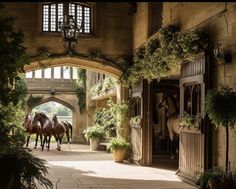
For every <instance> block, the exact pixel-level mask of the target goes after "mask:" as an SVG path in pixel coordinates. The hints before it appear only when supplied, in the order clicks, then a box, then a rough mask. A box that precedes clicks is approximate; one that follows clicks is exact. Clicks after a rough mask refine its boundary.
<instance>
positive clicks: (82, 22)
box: [81, 6, 84, 33]
mask: <svg viewBox="0 0 236 189" xmlns="http://www.w3.org/2000/svg"><path fill="white" fill-rule="evenodd" d="M81 24H82V33H84V6H82V20H81Z"/></svg>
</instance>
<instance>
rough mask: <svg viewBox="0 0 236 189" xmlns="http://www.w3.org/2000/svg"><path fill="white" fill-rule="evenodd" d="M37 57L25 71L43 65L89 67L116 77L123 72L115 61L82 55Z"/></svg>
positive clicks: (26, 66)
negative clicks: (49, 57)
mask: <svg viewBox="0 0 236 189" xmlns="http://www.w3.org/2000/svg"><path fill="white" fill-rule="evenodd" d="M35 59H36V58H32V59H31V63H30V64H28V65H25V67H24V70H25V71H32V70H35V69H39V68H42V66H48V67H53V66H74V67H80V68H82V69H89V70H91V71H96V72H101V73H105V74H108V75H111V76H113V77H115V78H119V77H120V76H121V74H122V71H121V69H120V68H119V65H115V64H114V63H111V62H107V61H94V60H90V59H89V58H84V57H83V58H82V57H70V56H64V57H58V58H53V59H46V60H40V62H39V61H38V60H35Z"/></svg>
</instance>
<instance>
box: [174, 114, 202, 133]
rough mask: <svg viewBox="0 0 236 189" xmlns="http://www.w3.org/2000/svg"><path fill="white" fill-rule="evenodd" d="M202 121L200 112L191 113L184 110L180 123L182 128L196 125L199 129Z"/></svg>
mask: <svg viewBox="0 0 236 189" xmlns="http://www.w3.org/2000/svg"><path fill="white" fill-rule="evenodd" d="M200 121H201V117H200V115H199V114H197V115H190V114H188V113H187V112H184V115H183V117H181V118H180V120H179V125H180V127H181V128H185V127H186V128H188V129H189V128H190V127H194V128H196V129H199V127H200Z"/></svg>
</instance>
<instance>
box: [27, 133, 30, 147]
mask: <svg viewBox="0 0 236 189" xmlns="http://www.w3.org/2000/svg"><path fill="white" fill-rule="evenodd" d="M29 139H30V135H28V136H27V140H26V147H27V148H28V145H29Z"/></svg>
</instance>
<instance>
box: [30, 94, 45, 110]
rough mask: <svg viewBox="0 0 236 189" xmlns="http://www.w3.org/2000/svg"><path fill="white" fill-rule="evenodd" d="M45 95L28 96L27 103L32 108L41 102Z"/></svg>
mask: <svg viewBox="0 0 236 189" xmlns="http://www.w3.org/2000/svg"><path fill="white" fill-rule="evenodd" d="M42 98H43V95H41V96H33V95H32V94H31V95H30V96H29V97H28V99H27V101H26V103H27V105H28V106H29V108H30V109H32V108H34V107H35V106H37V105H38V104H39V102H40V101H41V100H42Z"/></svg>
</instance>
